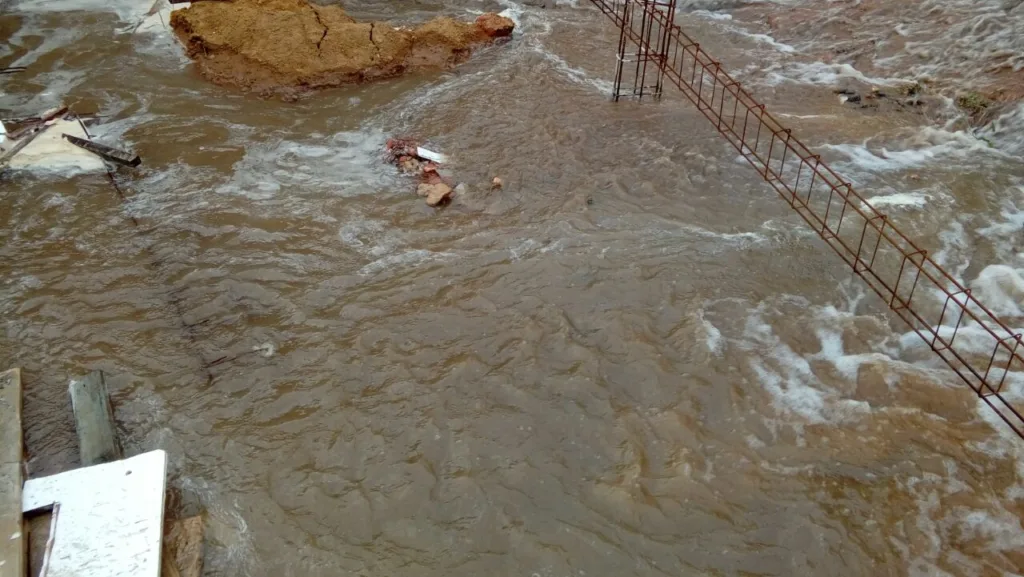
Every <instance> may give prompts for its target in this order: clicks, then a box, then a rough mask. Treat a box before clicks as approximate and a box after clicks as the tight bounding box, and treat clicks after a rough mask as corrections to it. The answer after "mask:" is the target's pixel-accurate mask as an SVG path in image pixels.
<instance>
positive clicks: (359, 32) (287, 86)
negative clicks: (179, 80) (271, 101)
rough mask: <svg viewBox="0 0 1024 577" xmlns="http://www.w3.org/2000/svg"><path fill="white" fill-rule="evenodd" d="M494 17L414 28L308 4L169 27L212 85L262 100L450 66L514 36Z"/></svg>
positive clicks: (248, 3)
mask: <svg viewBox="0 0 1024 577" xmlns="http://www.w3.org/2000/svg"><path fill="white" fill-rule="evenodd" d="M514 26H515V24H514V23H513V22H512V20H510V19H508V18H505V17H503V16H499V15H497V14H484V15H482V16H480V17H479V18H477V19H476V21H475V22H459V21H457V20H453V19H451V18H446V17H439V18H435V19H433V20H431V21H429V22H427V23H425V24H422V25H420V26H418V27H416V28H401V27H399V28H396V27H393V26H390V25H388V24H385V23H383V22H356V21H355V19H353V18H351V17H350V16H348V15H347V14H346V13H345V11H344V10H342V8H341V7H340V6H337V5H318V4H311V3H309V2H307V0H222V1H218V2H196V3H194V4H192V5H190V6H189V7H188V8H184V9H181V10H175V11H174V12H172V13H171V27H172V28H173V29H174V31H175V33H176V34H177V36H178V38H179V39H180V40H181V42H182V44H184V46H185V49H186V51H187V53H188V56H189V58H191V59H192V60H194V61H195V62H196V64H197V66H198V67H199V71H200V72H201V73H202V74H203V76H205V77H206V78H207V79H209V80H211V81H213V82H215V83H217V84H222V85H231V86H237V87H240V88H242V89H245V90H250V91H254V92H257V93H259V94H261V95H264V96H269V95H278V96H282V97H285V98H295V97H297V96H299V95H300V94H301V93H302V92H305V91H309V90H313V89H317V88H324V87H329V86H338V85H341V84H347V83H354V82H363V81H367V80H376V79H381V78H388V77H391V76H396V75H398V74H401V73H403V72H405V71H407V70H410V69H414V68H421V67H448V66H452V65H454V64H457V63H459V62H462V61H464V60H465V59H466V58H468V57H469V54H470V52H471V50H472V48H474V47H476V46H479V45H483V44H487V43H490V42H493V41H494V40H496V39H499V38H505V37H508V36H511V34H512V29H513V28H514Z"/></svg>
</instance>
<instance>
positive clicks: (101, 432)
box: [68, 371, 122, 467]
mask: <svg viewBox="0 0 1024 577" xmlns="http://www.w3.org/2000/svg"><path fill="white" fill-rule="evenodd" d="M68 392H69V393H70V394H71V409H72V410H73V411H74V413H75V430H76V431H78V454H79V456H80V458H81V461H82V466H83V467H89V466H91V465H99V464H100V463H109V462H111V461H116V460H118V459H120V458H121V456H122V453H121V443H120V442H118V439H117V428H116V426H115V425H114V409H113V408H112V407H111V406H110V396H109V395H108V394H107V383H106V381H105V380H104V378H103V373H102V372H101V371H93V372H91V373H89V375H88V376H87V377H85V378H84V379H81V380H75V381H71V384H70V385H68Z"/></svg>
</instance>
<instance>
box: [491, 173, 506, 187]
mask: <svg viewBox="0 0 1024 577" xmlns="http://www.w3.org/2000/svg"><path fill="white" fill-rule="evenodd" d="M504 185H505V181H504V180H502V179H501V178H499V177H497V176H495V177H494V180H492V181H491V188H501V187H502V186H504Z"/></svg>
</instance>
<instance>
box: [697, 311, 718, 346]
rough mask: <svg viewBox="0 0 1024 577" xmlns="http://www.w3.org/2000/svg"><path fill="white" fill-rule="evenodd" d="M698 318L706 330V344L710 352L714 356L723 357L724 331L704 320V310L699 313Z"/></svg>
mask: <svg viewBox="0 0 1024 577" xmlns="http://www.w3.org/2000/svg"><path fill="white" fill-rule="evenodd" d="M697 318H698V319H699V320H700V324H701V327H702V328H703V330H704V344H705V345H707V347H708V351H709V352H710V353H711V354H713V355H718V356H721V354H722V350H723V348H724V343H723V342H722V331H720V330H718V327H716V326H715V325H713V324H711V322H710V321H708V320H707V319H706V318H704V309H700V310H698V311H697Z"/></svg>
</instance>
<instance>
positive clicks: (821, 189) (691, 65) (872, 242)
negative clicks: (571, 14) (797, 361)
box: [591, 0, 1024, 438]
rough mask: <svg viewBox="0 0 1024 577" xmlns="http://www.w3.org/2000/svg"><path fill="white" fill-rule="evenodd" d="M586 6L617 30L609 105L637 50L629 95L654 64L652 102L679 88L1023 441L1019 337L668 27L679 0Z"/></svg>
mask: <svg viewBox="0 0 1024 577" xmlns="http://www.w3.org/2000/svg"><path fill="white" fill-rule="evenodd" d="M591 2H593V3H594V4H595V5H596V6H597V7H598V8H599V9H600V10H601V12H603V13H604V14H605V15H606V16H608V17H609V18H611V19H612V21H614V22H615V24H616V25H618V26H619V29H620V37H619V64H618V66H617V67H616V81H615V92H614V94H613V98H614V99H615V100H618V99H619V96H620V94H621V86H622V82H623V80H622V75H623V62H624V57H625V55H627V54H628V53H630V52H631V51H632V47H633V46H635V47H636V50H635V51H633V52H632V53H633V54H634V55H635V56H636V62H637V69H636V72H635V74H634V88H633V95H634V96H637V97H638V98H642V96H643V94H644V90H645V87H646V85H645V78H646V75H647V68H646V67H647V65H648V64H653V65H654V66H656V67H657V69H658V70H657V71H653V72H654V73H655V74H656V75H657V76H658V80H657V82H656V84H655V86H657V90H656V91H655V94H656V95H660V93H661V83H662V81H663V80H664V79H668V80H669V81H670V82H672V83H673V84H675V85H676V87H677V88H679V90H681V91H682V93H683V95H684V96H686V97H687V98H688V99H689V100H690V101H691V102H693V103H694V104H695V105H696V106H697V110H698V111H700V112H701V114H703V115H704V116H705V118H707V119H708V121H710V122H711V124H712V125H714V127H715V129H716V130H718V132H719V133H721V134H722V136H724V137H725V139H726V140H727V141H728V142H729V144H731V145H732V146H733V147H734V148H735V149H736V150H737V151H739V153H740V155H741V156H742V157H743V158H744V159H746V161H747V162H748V163H749V164H750V165H751V166H753V167H754V168H755V169H756V170H757V171H758V173H759V174H760V175H761V177H762V178H763V179H764V180H765V181H766V182H767V183H768V184H769V185H771V187H772V188H774V189H775V191H776V192H777V193H778V194H779V196H781V197H782V198H783V200H785V201H786V202H787V203H788V204H789V205H790V207H792V208H793V209H794V210H795V211H796V212H797V214H799V215H800V217H801V218H802V219H803V220H804V221H805V222H806V223H807V224H808V225H810V226H811V228H813V229H814V231H815V232H816V233H817V234H818V236H820V237H821V239H822V240H824V241H825V243H826V244H828V245H829V246H830V247H831V248H832V249H833V250H834V251H835V252H836V253H837V254H838V255H839V257H840V258H842V259H843V261H845V262H846V264H848V265H850V268H851V269H852V270H853V272H854V274H856V275H857V276H859V277H861V279H863V280H864V282H865V283H867V285H868V286H869V287H870V288H871V289H872V290H873V291H874V292H875V293H876V294H878V296H880V297H881V298H882V299H883V300H884V301H885V302H886V304H887V305H888V307H889V309H890V310H892V311H893V312H894V313H896V315H897V316H899V317H900V318H901V319H903V321H904V322H906V323H907V325H908V326H910V328H911V330H913V331H914V332H915V333H917V334H918V336H920V337H921V338H922V339H923V340H924V342H925V344H927V345H928V346H929V347H930V348H931V349H932V350H933V351H934V352H935V354H937V355H938V356H939V358H941V359H942V360H943V361H945V363H946V364H947V365H949V368H950V369H952V370H953V372H955V373H956V374H957V375H958V376H959V377H960V378H961V379H962V380H963V381H964V383H966V384H967V386H969V387H970V388H971V389H972V390H973V391H974V392H975V393H976V394H977V395H978V396H979V397H980V398H981V399H982V400H983V401H984V402H985V403H986V404H987V405H988V406H989V407H991V408H992V409H993V410H994V411H995V412H996V414H998V415H999V417H1000V418H1001V419H1002V420H1003V421H1005V422H1006V424H1007V425H1009V426H1010V428H1011V429H1012V430H1013V431H1014V432H1015V433H1017V435H1019V436H1020V437H1022V438H1024V415H1022V412H1021V410H1020V409H1018V408H1017V406H1016V405H1015V403H1014V402H1011V400H1010V399H1008V398H1007V397H1006V396H1005V395H1004V392H1005V391H1004V390H1003V389H1004V386H1005V384H1006V380H1007V376H1008V375H1009V374H1010V373H1012V372H1015V371H1021V370H1024V356H1022V353H1024V348H1022V347H1021V335H1020V334H1019V333H1014V332H1013V331H1011V330H1010V328H1009V327H1007V326H1006V324H1005V323H1003V322H1002V321H1001V320H1000V319H999V318H998V317H996V315H995V314H993V313H992V311H991V310H989V309H988V307H986V306H985V305H984V304H982V303H981V302H980V301H979V300H978V299H977V298H975V297H974V296H973V295H972V294H971V291H970V289H968V288H965V287H964V286H963V285H961V284H960V283H959V282H958V281H957V280H956V279H955V278H953V276H952V275H951V274H949V273H948V272H947V271H946V270H944V269H943V268H942V267H941V266H939V265H938V264H937V263H936V262H935V261H934V260H933V259H932V258H931V257H929V256H928V253H927V251H925V250H924V249H922V248H920V247H919V246H918V245H917V244H915V243H914V242H913V241H912V240H911V239H910V238H909V237H907V236H906V235H905V234H904V233H903V232H901V231H900V230H899V229H898V228H896V227H895V226H893V224H892V223H891V222H890V221H889V219H888V217H887V216H886V215H885V214H882V213H881V212H879V211H878V210H876V209H875V208H874V207H872V206H871V205H870V204H868V203H867V202H866V201H865V200H864V198H863V197H862V196H860V194H858V193H857V191H856V190H854V188H853V186H852V185H851V184H850V183H849V182H848V181H846V180H844V179H843V178H842V177H841V176H840V175H839V174H838V173H836V172H835V171H834V170H832V168H830V167H829V166H828V164H826V163H825V161H823V160H822V159H821V157H820V156H819V155H817V154H814V153H812V152H811V150H810V149H808V148H807V147H806V146H805V145H804V144H803V143H802V142H800V140H799V139H797V138H796V137H795V136H793V134H792V131H791V130H790V129H788V128H785V127H783V126H782V124H781V123H779V121H778V120H776V119H775V117H773V116H772V115H771V114H769V113H768V111H767V110H766V108H765V105H764V104H761V103H760V102H758V101H757V100H756V99H755V98H754V97H753V96H751V95H750V93H748V92H747V91H746V90H744V89H743V87H742V86H741V85H740V83H739V82H738V81H736V80H734V79H733V78H732V77H731V76H730V75H729V74H728V73H727V72H726V71H725V70H723V69H722V66H721V63H719V62H718V61H716V60H715V59H713V58H712V57H711V56H710V55H709V54H708V53H707V52H705V51H704V50H703V49H702V48H701V47H700V44H699V43H697V42H696V41H694V40H693V39H691V38H690V37H689V36H687V35H686V34H685V33H684V32H683V31H682V30H681V29H680V28H679V26H677V25H676V24H675V23H674V14H675V0H671V1H667V0H666V1H663V2H657V1H656V0H591ZM667 4H671V8H670V9H669V8H667V6H666V5H667ZM652 33H653V38H655V41H654V43H652V40H651V38H652ZM641 59H642V64H643V67H641ZM919 286H922V287H923V290H925V291H930V292H931V294H932V296H935V297H937V298H938V302H941V308H940V307H939V306H937V305H936V303H935V302H934V301H928V300H926V298H925V297H918V298H917V299H916V300H914V296H915V294H918V295H919V294H921V292H922V291H920V290H918V287H919ZM944 322H947V323H949V322H951V323H953V324H945V325H944V324H943V323H944ZM963 332H973V333H974V336H975V337H977V336H979V335H980V336H982V337H984V338H987V339H991V341H990V343H989V344H988V345H985V346H991V349H988V348H984V349H979V348H978V345H977V343H976V342H970V341H968V339H967V338H965V337H963V338H960V340H957V336H958V335H961V334H962V333H963Z"/></svg>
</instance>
